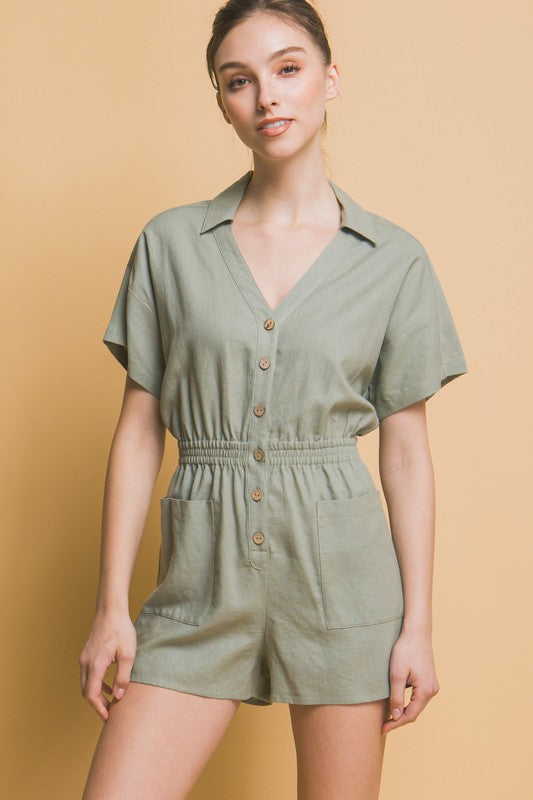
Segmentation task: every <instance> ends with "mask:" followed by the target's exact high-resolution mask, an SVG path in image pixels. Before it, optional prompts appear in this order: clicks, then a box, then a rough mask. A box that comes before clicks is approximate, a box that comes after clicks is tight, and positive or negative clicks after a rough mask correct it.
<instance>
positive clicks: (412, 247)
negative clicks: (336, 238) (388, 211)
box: [334, 184, 427, 263]
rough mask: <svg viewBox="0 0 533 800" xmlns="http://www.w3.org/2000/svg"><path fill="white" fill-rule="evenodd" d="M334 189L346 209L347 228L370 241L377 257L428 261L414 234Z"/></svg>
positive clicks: (402, 260) (339, 189)
mask: <svg viewBox="0 0 533 800" xmlns="http://www.w3.org/2000/svg"><path fill="white" fill-rule="evenodd" d="M334 188H336V189H337V195H338V197H339V199H340V200H341V202H342V203H343V205H344V206H345V211H346V213H345V220H346V223H347V226H348V227H350V228H352V229H353V230H355V231H356V232H359V233H362V234H363V236H366V237H367V238H370V240H371V241H372V242H373V243H374V244H375V245H376V248H375V252H376V255H378V254H379V255H380V256H383V257H385V258H386V259H387V260H388V259H389V258H392V259H393V260H395V261H396V260H399V262H400V263H405V261H406V260H407V261H413V260H415V259H416V258H420V257H423V258H427V252H426V249H425V247H424V245H423V244H422V242H421V241H420V239H418V237H417V236H415V235H414V233H412V231H410V230H408V229H406V228H404V227H403V226H402V225H400V224H399V223H398V222H396V221H395V220H392V219H389V218H388V217H385V216H383V215H381V214H378V213H377V212H376V211H373V210H371V209H369V208H366V207H365V206H363V205H362V204H360V203H359V202H358V201H357V200H355V199H354V198H353V197H352V196H351V195H350V194H349V193H348V192H346V191H345V190H342V189H341V188H340V187H338V186H336V184H334Z"/></svg>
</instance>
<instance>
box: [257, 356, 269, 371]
mask: <svg viewBox="0 0 533 800" xmlns="http://www.w3.org/2000/svg"><path fill="white" fill-rule="evenodd" d="M259 366H260V367H261V369H268V368H269V366H270V359H269V358H262V359H261V360H260V362H259Z"/></svg>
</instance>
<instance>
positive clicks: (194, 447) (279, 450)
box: [178, 437, 360, 464]
mask: <svg viewBox="0 0 533 800" xmlns="http://www.w3.org/2000/svg"><path fill="white" fill-rule="evenodd" d="M178 448H179V463H182V464H247V463H254V464H256V463H257V461H256V459H255V457H254V452H255V450H256V445H255V444H254V443H253V442H240V441H236V440H234V441H228V440H217V439H206V440H203V441H198V440H196V441H191V440H186V439H178ZM263 452H264V463H265V464H323V463H333V462H336V461H359V460H360V456H359V451H358V449H357V440H356V439H354V438H352V437H349V438H342V439H335V438H331V439H316V440H312V441H293V442H289V441H284V442H269V444H268V447H267V448H264V449H263Z"/></svg>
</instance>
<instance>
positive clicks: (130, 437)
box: [79, 375, 166, 721]
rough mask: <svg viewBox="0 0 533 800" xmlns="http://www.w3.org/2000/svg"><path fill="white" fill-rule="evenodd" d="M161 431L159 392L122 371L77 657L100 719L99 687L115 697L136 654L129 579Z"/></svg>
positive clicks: (103, 709)
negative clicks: (90, 593)
mask: <svg viewBox="0 0 533 800" xmlns="http://www.w3.org/2000/svg"><path fill="white" fill-rule="evenodd" d="M165 433H166V428H165V425H164V423H163V421H162V419H161V415H160V411H159V398H158V397H155V396H154V395H153V394H150V392H148V391H146V389H144V388H143V387H142V386H140V385H139V384H138V383H136V382H135V381H133V380H132V379H131V378H130V377H129V375H127V376H126V384H125V388H124V397H123V401H122V408H121V411H120V416H119V420H118V424H117V428H116V431H115V434H114V437H113V441H112V444H111V450H110V454H109V460H108V466H107V472H106V478H105V488H104V499H103V512H102V538H101V548H100V572H99V580H98V588H97V595H96V614H95V618H94V621H93V624H92V628H91V631H90V634H89V638H88V639H87V642H86V644H85V646H84V648H83V650H82V652H81V654H80V657H79V663H80V669H81V688H82V694H83V696H84V697H85V698H86V699H87V700H88V701H89V703H90V704H91V705H92V706H93V707H94V708H95V710H96V711H97V713H98V714H100V716H101V717H102V718H103V719H104V721H105V720H106V719H107V718H108V709H109V707H110V705H111V702H110V701H109V700H107V698H106V697H104V696H103V694H102V691H103V690H105V691H107V692H109V693H111V692H113V693H114V695H115V697H117V699H120V697H122V695H123V693H124V691H125V690H126V687H127V684H128V681H129V675H130V672H131V667H132V665H133V661H134V659H135V651H136V635H135V628H134V626H133V623H132V621H131V619H130V615H129V603H128V594H129V585H130V581H131V576H132V573H133V567H134V564H135V558H136V555H137V550H138V547H139V542H140V540H141V536H142V532H143V529H144V524H145V521H146V516H147V514H148V509H149V506H150V502H151V498H152V493H153V490H154V485H155V481H156V479H157V476H158V474H159V470H160V468H161V462H162V460H163V454H164V448H165ZM113 661H117V670H116V675H115V680H114V684H113V689H111V687H109V686H108V685H107V684H106V683H104V682H103V678H104V675H105V672H106V670H107V668H108V666H109V664H111V663H112V662H113ZM121 689H122V691H120V690H121Z"/></svg>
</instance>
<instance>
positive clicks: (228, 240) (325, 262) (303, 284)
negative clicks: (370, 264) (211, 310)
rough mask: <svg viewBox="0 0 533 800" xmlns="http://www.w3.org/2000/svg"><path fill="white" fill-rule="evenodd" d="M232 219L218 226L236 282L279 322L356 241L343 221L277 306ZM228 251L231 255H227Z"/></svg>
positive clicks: (258, 309)
mask: <svg viewBox="0 0 533 800" xmlns="http://www.w3.org/2000/svg"><path fill="white" fill-rule="evenodd" d="M337 200H338V198H337ZM340 208H341V210H342V208H343V206H342V204H340ZM341 220H342V213H341ZM232 222H233V220H227V221H226V223H225V224H224V225H220V226H218V227H217V228H215V230H214V233H215V236H216V238H217V241H218V243H219V247H220V250H221V253H222V255H223V256H224V260H225V261H226V264H227V266H228V268H229V269H230V272H231V273H232V275H233V278H234V280H235V282H236V283H237V285H238V286H239V288H240V289H241V292H242V293H243V294H244V295H245V298H246V299H247V302H248V303H249V304H250V305H252V307H253V308H254V310H255V311H256V313H258V314H259V315H261V317H262V318H264V316H265V314H266V316H267V317H272V318H274V319H276V320H277V321H278V322H281V320H283V319H285V318H286V317H287V316H288V315H289V314H290V313H291V312H292V310H293V309H294V308H296V306H297V305H299V303H300V302H302V301H303V300H305V298H306V297H308V296H309V295H310V294H311V293H312V292H313V290H314V289H315V288H316V287H317V286H318V284H319V283H320V282H321V280H322V279H323V278H325V276H326V275H327V273H328V272H330V271H331V270H332V269H333V267H334V266H335V265H336V263H337V262H338V261H339V260H340V258H341V257H342V256H343V255H344V254H345V253H346V252H347V250H348V249H349V248H350V247H351V246H352V245H353V241H354V240H353V237H352V236H350V235H349V234H348V233H347V232H346V231H345V230H344V229H343V227H342V225H340V226H339V228H338V230H337V231H336V233H335V234H334V235H333V237H332V238H331V239H330V240H329V242H328V243H327V244H326V246H325V247H324V248H323V249H322V251H321V252H320V254H319V255H318V257H317V258H316V259H315V260H314V261H313V263H312V264H311V265H310V266H309V267H308V268H307V269H306V271H305V272H304V273H303V274H302V275H301V276H300V278H298V280H297V281H296V283H295V284H293V286H292V287H291V288H290V289H289V291H288V292H287V293H286V294H285V295H284V296H283V297H282V299H281V300H280V301H279V303H277V304H276V306H275V307H274V308H273V307H272V306H271V305H270V304H269V303H268V302H267V300H266V298H265V296H264V295H263V293H262V291H261V290H260V288H259V285H258V284H257V281H256V280H255V278H254V275H253V273H252V270H251V269H250V267H249V266H248V263H247V262H246V259H245V258H244V256H243V254H242V252H241V250H240V248H239V246H238V244H237V241H236V239H235V237H234V235H233V230H232V227H231V223H232ZM224 245H226V247H224ZM228 251H229V256H230V257H229V258H227V257H226V255H225V253H227V252H228Z"/></svg>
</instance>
